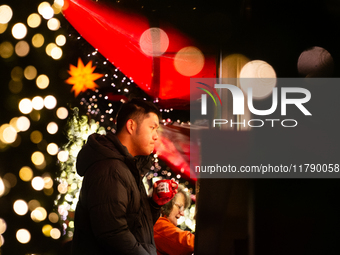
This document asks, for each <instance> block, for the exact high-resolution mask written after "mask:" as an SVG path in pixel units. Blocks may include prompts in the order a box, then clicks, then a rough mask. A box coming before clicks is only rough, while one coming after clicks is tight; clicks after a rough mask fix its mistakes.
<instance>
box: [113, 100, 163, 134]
mask: <svg viewBox="0 0 340 255" xmlns="http://www.w3.org/2000/svg"><path fill="white" fill-rule="evenodd" d="M150 112H153V113H155V114H156V115H157V116H158V118H161V116H160V111H159V109H158V108H157V106H156V105H154V104H153V103H151V102H149V101H146V100H143V99H141V98H133V99H131V100H130V101H128V102H126V103H124V104H123V105H122V107H121V108H120V110H119V112H118V115H117V120H116V121H117V125H116V134H118V133H120V132H121V131H122V130H123V127H124V126H125V124H126V122H127V121H128V120H129V119H133V120H134V121H136V122H137V123H139V121H141V120H142V118H143V117H144V116H145V115H147V114H148V113H150Z"/></svg>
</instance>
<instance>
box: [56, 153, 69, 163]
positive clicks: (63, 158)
mask: <svg viewBox="0 0 340 255" xmlns="http://www.w3.org/2000/svg"><path fill="white" fill-rule="evenodd" d="M68 157H69V153H68V151H59V153H58V156H57V158H58V159H59V160H60V162H66V161H67V160H68Z"/></svg>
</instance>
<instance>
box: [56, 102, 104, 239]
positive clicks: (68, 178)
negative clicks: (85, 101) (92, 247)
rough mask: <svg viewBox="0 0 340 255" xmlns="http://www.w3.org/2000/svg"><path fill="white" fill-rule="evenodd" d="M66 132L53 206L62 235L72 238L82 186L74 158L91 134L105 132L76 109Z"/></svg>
mask: <svg viewBox="0 0 340 255" xmlns="http://www.w3.org/2000/svg"><path fill="white" fill-rule="evenodd" d="M66 132H67V133H66V136H67V138H68V140H69V142H68V143H67V144H66V145H64V146H63V147H62V148H61V152H63V157H59V166H60V176H59V177H58V178H57V181H58V182H59V185H58V191H59V193H60V194H59V195H58V197H57V200H56V201H55V204H56V205H57V206H58V213H59V215H60V220H61V224H62V227H63V235H66V236H67V237H69V238H72V236H73V228H74V222H73V218H74V211H75V209H76V205H77V202H78V198H79V190H80V188H81V184H82V177H80V176H79V175H78V174H77V172H76V158H77V155H78V152H79V151H80V149H81V148H82V146H83V144H84V143H85V142H86V140H87V138H88V136H89V135H91V134H93V133H99V134H105V133H106V132H105V129H104V128H103V127H100V126H99V124H98V123H96V122H95V121H94V120H90V121H88V117H87V116H86V115H82V116H79V109H78V108H74V109H73V116H71V117H70V119H69V120H68V122H67V131H66Z"/></svg>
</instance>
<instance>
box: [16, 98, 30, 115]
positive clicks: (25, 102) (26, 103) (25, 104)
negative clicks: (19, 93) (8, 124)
mask: <svg viewBox="0 0 340 255" xmlns="http://www.w3.org/2000/svg"><path fill="white" fill-rule="evenodd" d="M32 109H33V107H32V101H31V100H30V99H28V98H23V99H21V101H20V102H19V110H20V111H21V112H22V113H23V114H28V113H30V112H31V111H32Z"/></svg>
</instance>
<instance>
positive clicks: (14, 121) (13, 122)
mask: <svg viewBox="0 0 340 255" xmlns="http://www.w3.org/2000/svg"><path fill="white" fill-rule="evenodd" d="M17 121H18V118H17V117H13V118H12V119H11V120H10V122H9V124H10V125H11V126H12V127H13V128H14V129H15V131H16V132H19V131H20V130H19V129H18V126H17Z"/></svg>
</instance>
